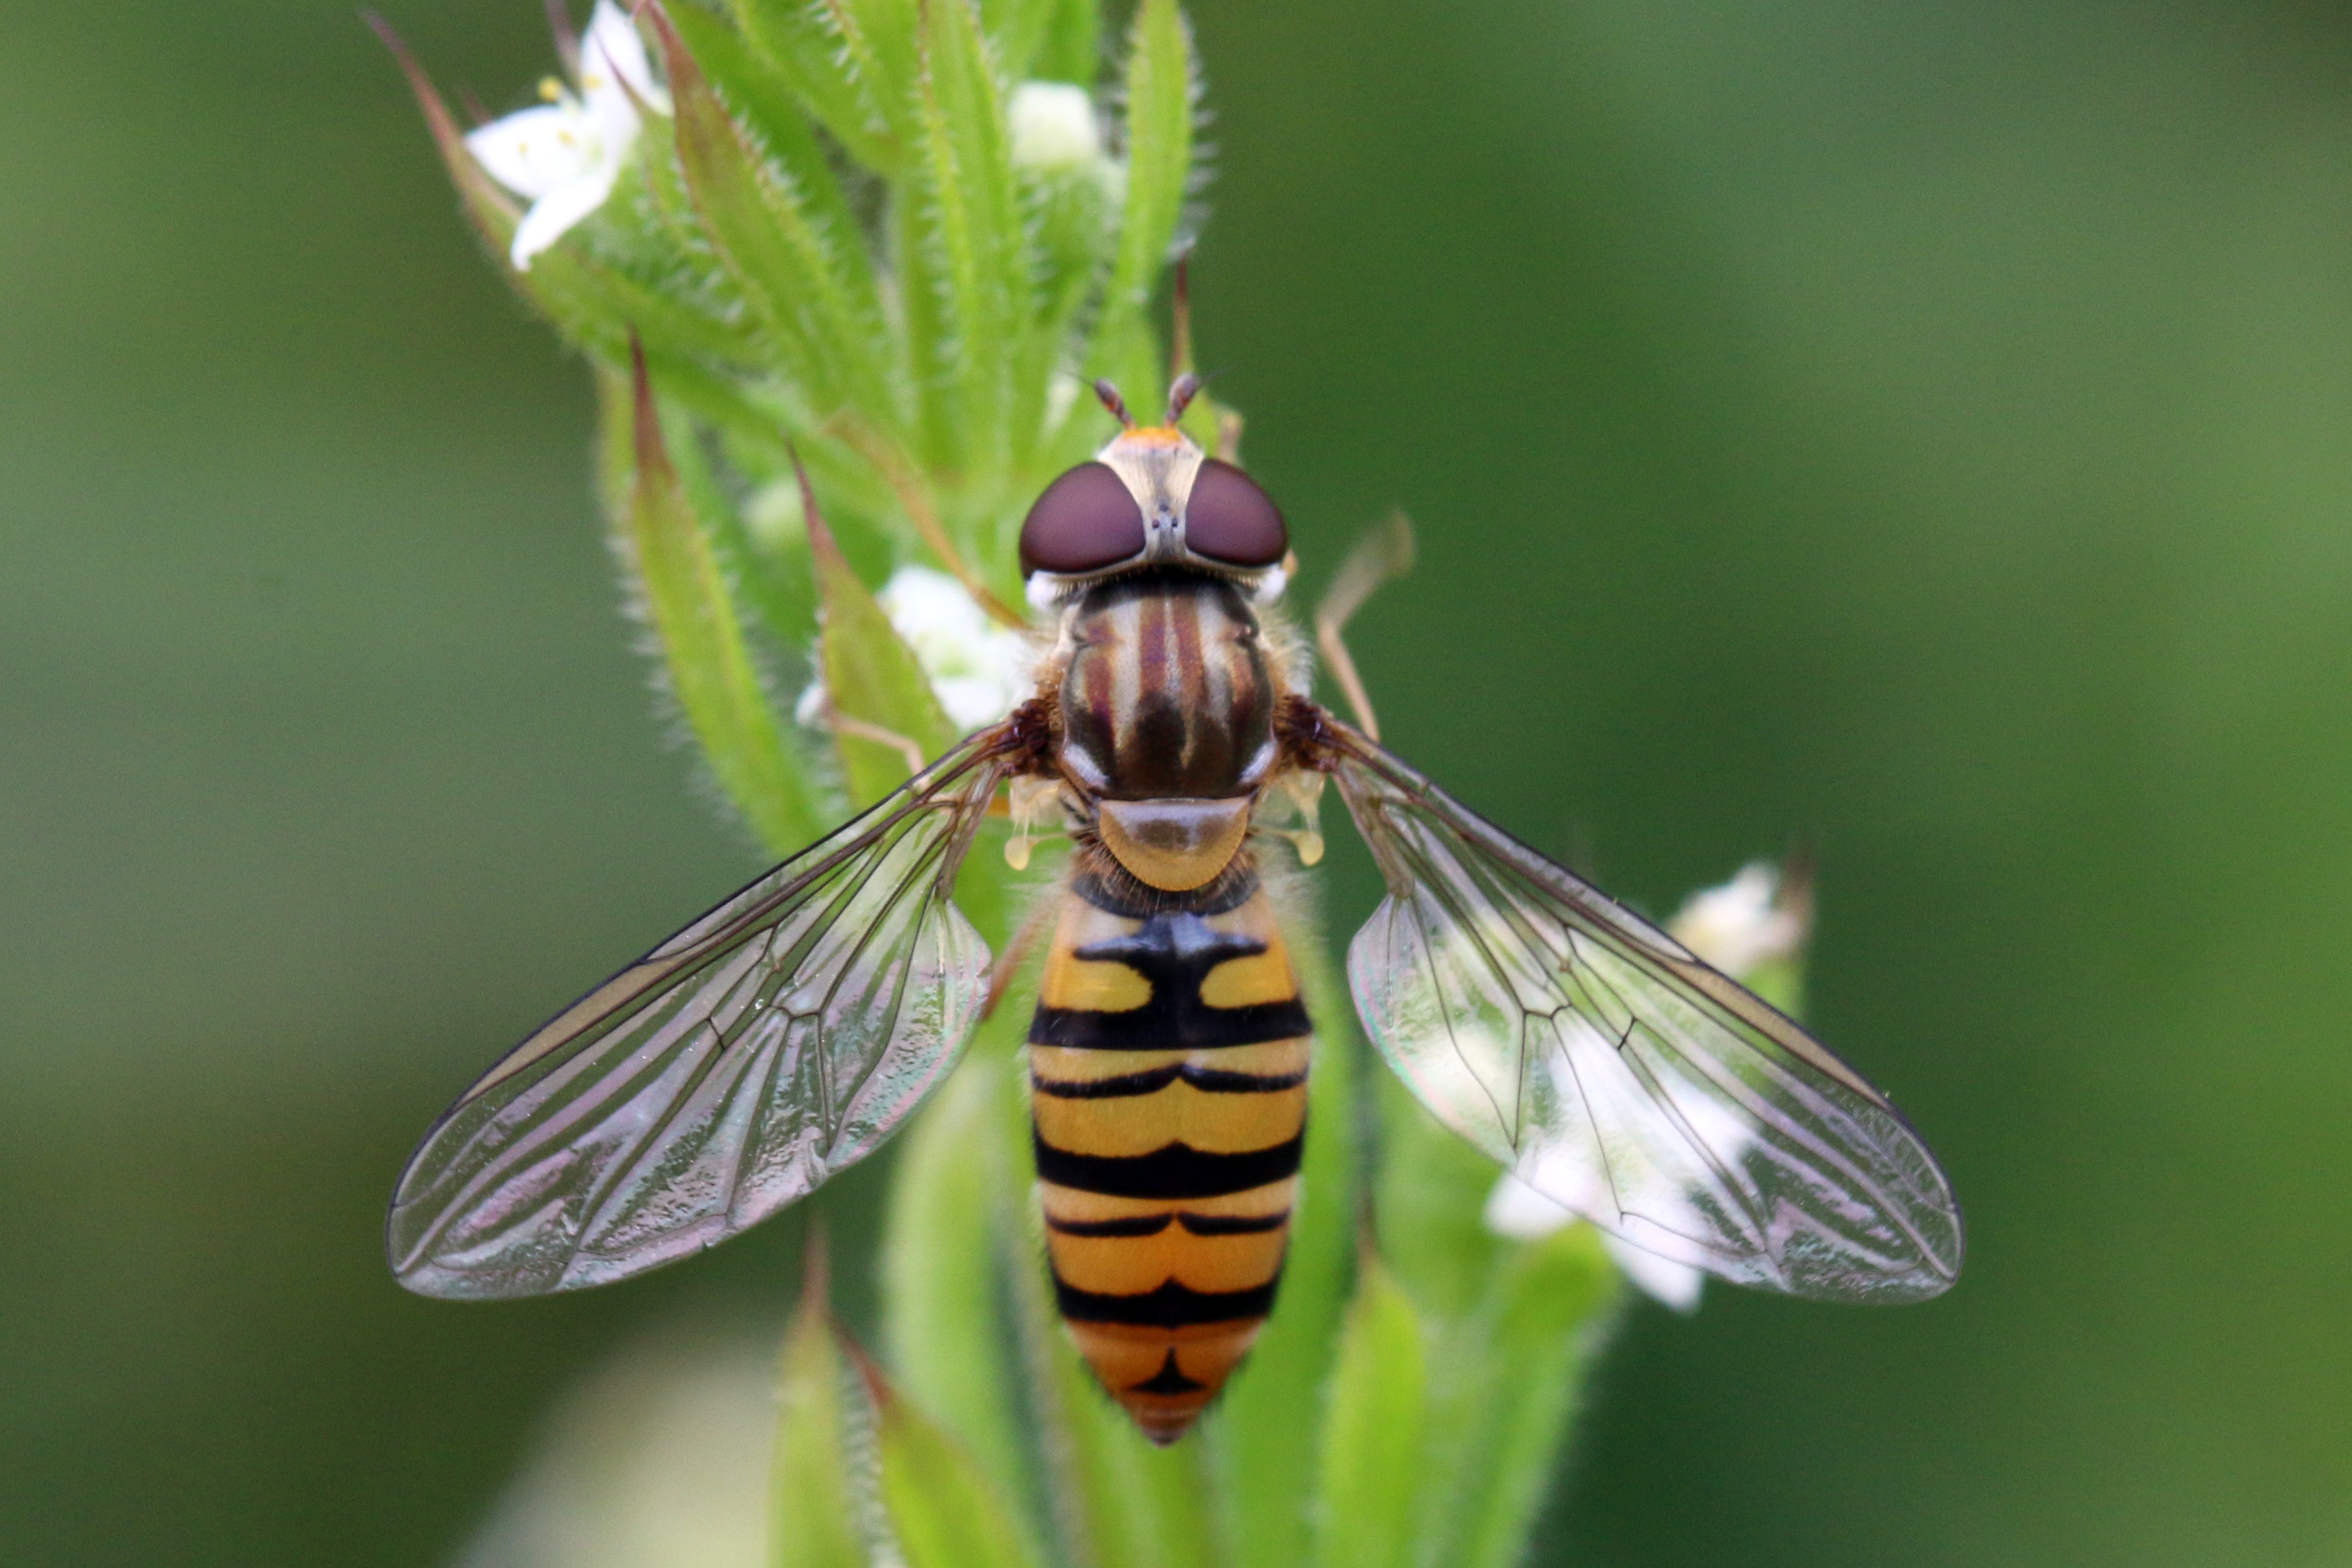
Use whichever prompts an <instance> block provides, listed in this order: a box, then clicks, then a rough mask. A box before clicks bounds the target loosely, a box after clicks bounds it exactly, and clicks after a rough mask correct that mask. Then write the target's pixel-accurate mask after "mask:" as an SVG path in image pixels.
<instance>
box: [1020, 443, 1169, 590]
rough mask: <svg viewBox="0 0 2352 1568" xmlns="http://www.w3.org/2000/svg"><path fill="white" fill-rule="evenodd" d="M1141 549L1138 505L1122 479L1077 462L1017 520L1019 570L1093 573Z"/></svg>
mask: <svg viewBox="0 0 2352 1568" xmlns="http://www.w3.org/2000/svg"><path fill="white" fill-rule="evenodd" d="M1142 553H1143V509H1142V508H1141V507H1139V506H1138V505H1136V504H1135V496H1134V493H1133V492H1132V491H1130V490H1129V489H1128V488H1127V481H1126V480H1124V479H1120V478H1119V477H1118V475H1117V474H1114V473H1112V472H1111V471H1110V469H1109V468H1106V467H1105V466H1104V465H1102V464H1100V463H1080V464H1079V465H1078V466H1077V467H1076V468H1072V469H1071V470H1070V471H1069V472H1068V473H1066V474H1064V475H1063V476H1062V477H1061V478H1060V479H1055V481H1054V482H1053V483H1052V484H1050V485H1047V486H1046V487H1045V494H1044V495H1041V496H1039V497H1038V498H1037V504H1036V505H1035V506H1033V507H1031V508H1030V509H1029V521H1026V522H1024V523H1023V524H1022V525H1021V574H1022V575H1023V576H1024V577H1026V576H1027V575H1028V574H1030V573H1032V572H1099V571H1101V570H1102V569H1103V568H1104V567H1106V566H1116V565H1118V563H1120V562H1122V561H1125V560H1127V559H1128V558H1129V556H1133V555H1140V554H1142Z"/></svg>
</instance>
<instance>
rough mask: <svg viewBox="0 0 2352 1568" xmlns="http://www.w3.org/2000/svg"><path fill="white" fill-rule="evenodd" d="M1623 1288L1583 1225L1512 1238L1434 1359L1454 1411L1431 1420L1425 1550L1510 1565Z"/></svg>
mask: <svg viewBox="0 0 2352 1568" xmlns="http://www.w3.org/2000/svg"><path fill="white" fill-rule="evenodd" d="M1621 1296H1622V1286H1621V1283H1620V1280H1619V1277H1618V1273H1617V1270H1616V1268H1615V1266H1614V1265H1612V1263H1611V1262H1610V1261H1609V1255H1608V1253H1607V1252H1606V1251H1605V1250H1604V1249H1603V1248H1602V1247H1601V1233H1600V1232H1599V1231H1597V1230H1595V1229H1593V1228H1592V1226H1589V1225H1571V1226H1565V1227H1564V1228H1562V1229H1560V1230H1558V1231H1555V1232H1554V1233H1553V1234H1552V1235H1550V1236H1549V1237H1544V1238H1543V1239H1542V1240H1540V1241H1533V1242H1528V1243H1526V1244H1524V1245H1521V1246H1517V1247H1511V1248H1510V1249H1509V1250H1508V1253H1507V1256H1506V1257H1505V1258H1504V1259H1503V1260H1502V1262H1501V1264H1500V1266H1499V1267H1498V1268H1497V1269H1496V1272H1495V1274H1494V1276H1493V1278H1492V1281H1491V1284H1490V1287H1489V1292H1488V1300H1487V1301H1486V1305H1485V1307H1484V1309H1483V1310H1481V1311H1480V1312H1479V1313H1478V1314H1477V1315H1476V1316H1475V1318H1474V1319H1472V1320H1471V1321H1468V1322H1466V1323H1465V1324H1464V1325H1463V1326H1462V1327H1461V1328H1460V1329H1459V1330H1458V1331H1454V1333H1451V1334H1449V1335H1448V1336H1446V1339H1447V1342H1446V1344H1445V1345H1444V1346H1443V1347H1442V1348H1441V1350H1440V1351H1439V1352H1438V1355H1437V1357H1435V1358H1434V1360H1435V1362H1436V1363H1437V1369H1436V1372H1435V1375H1434V1378H1433V1381H1438V1382H1444V1383H1449V1384H1451V1385H1452V1386H1451V1388H1450V1389H1449V1390H1448V1391H1447V1392H1446V1394H1444V1400H1445V1403H1447V1404H1450V1405H1451V1406H1452V1409H1451V1410H1450V1411H1449V1412H1444V1413H1442V1414H1440V1415H1438V1417H1437V1419H1436V1420H1435V1421H1434V1422H1433V1432H1432V1442H1431V1451H1432V1453H1433V1455H1434V1456H1438V1457H1439V1459H1438V1462H1437V1463H1434V1464H1433V1465H1432V1466H1431V1467H1430V1474H1429V1477H1428V1480H1427V1483H1426V1490H1425V1494H1424V1495H1425V1497H1426V1499H1427V1508H1428V1511H1427V1513H1426V1514H1425V1516H1424V1524H1423V1531H1422V1532H1421V1542H1420V1547H1421V1559H1422V1561H1423V1562H1425V1563H1447V1564H1449V1565H1457V1564H1458V1565H1459V1568H1517V1565H1518V1564H1519V1563H1522V1562H1524V1561H1525V1559H1526V1556H1527V1546H1528V1536H1529V1534H1530V1533H1531V1532H1532V1531H1533V1530H1534V1529H1535V1524H1536V1519H1537V1516H1538V1514H1539V1513H1540V1512H1541V1511H1542V1509H1543V1503H1544V1498H1545V1495H1546V1492H1547V1489H1548V1488H1549V1483H1550V1481H1551V1480H1552V1478H1553V1477H1554V1476H1555V1475H1556V1474H1557V1473H1558V1472H1559V1456H1560V1449H1561V1447H1562V1445H1563V1443H1564V1442H1565V1440H1566V1437H1567V1435H1568V1426H1569V1420H1570V1416H1571V1415H1573V1414H1574V1411H1575V1402H1576V1394H1577V1390H1578V1388H1579V1387H1580V1385H1581V1384H1582V1381H1583V1376H1584V1373H1586V1371H1587V1370H1588V1369H1589V1368H1590V1366H1591V1362H1592V1359H1593V1357H1594V1356H1595V1355H1596V1354H1597V1353H1598V1352H1599V1349H1600V1346H1601V1342H1602V1341H1603V1340H1604V1338H1605V1331H1606V1329H1607V1327H1608V1325H1609V1323H1610V1322H1611V1321H1612V1319H1613V1316H1614V1308H1615V1307H1616V1304H1617V1302H1618V1301H1619V1300H1620V1299H1621Z"/></svg>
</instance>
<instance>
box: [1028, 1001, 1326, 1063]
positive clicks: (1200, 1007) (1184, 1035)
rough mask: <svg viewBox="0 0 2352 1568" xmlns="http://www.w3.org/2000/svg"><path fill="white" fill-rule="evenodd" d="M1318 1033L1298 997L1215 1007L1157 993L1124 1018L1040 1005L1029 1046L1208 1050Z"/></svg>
mask: <svg viewBox="0 0 2352 1568" xmlns="http://www.w3.org/2000/svg"><path fill="white" fill-rule="evenodd" d="M1314 1029H1315V1026H1314V1025H1313V1024H1312V1023H1310V1022H1308V1021H1307V1006H1306V1004H1304V1003H1302V1002H1301V1001H1299V1000H1298V998H1297V997H1296V996H1294V997H1292V998H1290V999H1289V1000H1288V1001H1286V1002H1253V1003H1251V1004H1249V1005H1246V1006H1242V1007H1213V1006H1211V1005H1209V1004H1207V1003H1206V1002H1203V1001H1202V1000H1201V998H1200V994H1199V993H1198V992H1197V991H1195V992H1191V993H1181V992H1180V993H1176V994H1172V995H1171V994H1169V993H1167V992H1165V991H1161V990H1159V989H1157V988H1155V989H1154V990H1153V992H1152V994H1151V1000H1150V1002H1148V1003H1146V1004H1145V1005H1142V1006H1140V1007H1135V1008H1130V1009H1129V1010H1128V1011H1127V1012H1124V1013H1096V1012H1090V1011H1083V1010H1080V1009H1078V1008H1074V1007H1042V1006H1041V1007H1039V1008H1038V1009H1037V1013H1036V1016H1035V1017H1034V1018H1033V1019H1032V1020H1031V1021H1030V1025H1029V1043H1030V1044H1031V1045H1033V1046H1061V1047H1066V1048H1068V1049H1071V1050H1080V1051H1143V1050H1192V1051H1209V1050H1217V1049H1220V1048H1222V1047H1226V1046H1262V1045H1265V1043H1266V1042H1267V1041H1269V1040H1295V1039H1297V1038H1298V1037H1300V1036H1302V1035H1308V1034H1312V1033H1313V1032H1314Z"/></svg>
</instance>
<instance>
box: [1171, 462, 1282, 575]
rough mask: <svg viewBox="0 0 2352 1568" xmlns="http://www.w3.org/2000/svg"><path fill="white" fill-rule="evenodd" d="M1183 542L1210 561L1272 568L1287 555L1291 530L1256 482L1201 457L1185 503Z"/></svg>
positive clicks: (1239, 472)
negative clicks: (1198, 468)
mask: <svg viewBox="0 0 2352 1568" xmlns="http://www.w3.org/2000/svg"><path fill="white" fill-rule="evenodd" d="M1184 543H1185V545H1186V546H1187V547H1188V548H1189V549H1191V551H1192V553H1193V554H1195V555H1205V556H1207V557H1208V558H1209V559H1210V560H1212V561H1223V562H1225V563H1228V564H1230V565H1234V566H1271V565H1273V564H1274V563H1276V562H1277V561H1279V560H1281V559H1282V557H1283V554H1284V553H1285V552H1286V551H1288V550H1289V548H1290V530H1288V529H1287V528H1286V527H1284V526H1283V522H1282V513H1281V512H1280V511H1278V510H1276V508H1275V504H1274V500H1273V498H1272V497H1270V496H1268V495H1267V494H1266V493H1265V491H1264V490H1262V489H1258V488H1257V481H1256V480H1255V479H1251V478H1250V477H1249V476H1248V475H1247V474H1245V473H1243V472H1242V471H1241V470H1240V469H1239V468H1234V466H1233V465H1232V464H1231V463H1221V462H1219V461H1217V459H1216V458H1203V459H1202V462H1201V471H1200V473H1199V474H1197V475H1195V476H1194V477H1193V479H1192V499H1191V500H1188V501H1186V502H1185V503H1184Z"/></svg>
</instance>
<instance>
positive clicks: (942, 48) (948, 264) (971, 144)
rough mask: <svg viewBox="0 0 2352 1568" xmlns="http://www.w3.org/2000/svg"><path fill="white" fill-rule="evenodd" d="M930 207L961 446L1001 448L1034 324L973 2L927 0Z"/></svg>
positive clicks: (1012, 191) (1002, 138) (925, 186)
mask: <svg viewBox="0 0 2352 1568" xmlns="http://www.w3.org/2000/svg"><path fill="white" fill-rule="evenodd" d="M922 18H923V30H922V37H921V46H922V47H921V69H922V74H921V78H920V92H921V102H920V113H921V127H922V169H923V178H922V182H921V190H920V200H921V201H922V203H923V205H924V216H925V219H926V227H927V229H928V231H929V232H928V235H927V239H928V241H929V243H931V244H933V245H935V246H936V247H937V248H938V254H939V259H940V280H941V281H942V282H943V283H944V284H945V286H946V291H947V295H946V298H947V310H946V315H945V318H944V321H943V322H942V324H941V325H942V330H943V331H945V332H946V333H947V334H948V335H949V336H950V337H951V338H952V340H953V342H954V355H953V360H952V363H951V369H952V374H954V377H955V380H956V383H957V384H958V387H959V389H960V394H961V395H960V397H959V404H960V407H959V409H958V410H957V414H958V415H959V416H960V417H961V421H962V422H963V428H962V429H961V431H960V432H959V445H960V446H961V447H962V448H963V449H965V450H968V451H983V452H984V451H992V450H997V449H1000V448H1001V447H1002V446H1003V437H1004V434H1005V430H1006V426H1007V415H1008V412H1009V410H1008V406H1007V403H1008V395H1009V393H1010V390H1011V388H1010V379H1011V378H1010V375H1009V374H1008V373H1009V371H1010V368H1011V364H1010V360H1011V355H1012V353H1013V345H1014V339H1015V337H1016V335H1017V334H1018V332H1019V331H1020V330H1021V329H1022V328H1023V327H1024V326H1025V325H1026V324H1027V323H1028V321H1029V320H1030V316H1031V310H1030V301H1029V268H1028V260H1027V254H1026V241H1025V231H1024V224H1023V221H1022V215H1021V206H1020V199H1019V195H1018V192H1017V190H1016V188H1015V185H1014V182H1013V159H1012V152H1011V148H1010V144H1009V142H1008V140H1007V136H1006V132H1005V124H1004V102H1003V98H1002V96H1001V95H1000V93H999V91H998V88H997V82H996V75H995V72H994V70H993V69H992V68H991V66H990V64H989V60H988V53H987V47H986V45H985V43H984V42H983V40H982V36H981V31H980V18H979V16H978V15H977V13H975V12H974V11H973V9H972V5H971V0H923V3H922Z"/></svg>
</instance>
